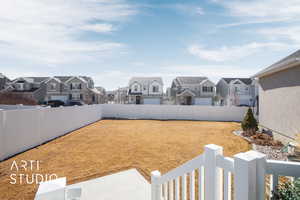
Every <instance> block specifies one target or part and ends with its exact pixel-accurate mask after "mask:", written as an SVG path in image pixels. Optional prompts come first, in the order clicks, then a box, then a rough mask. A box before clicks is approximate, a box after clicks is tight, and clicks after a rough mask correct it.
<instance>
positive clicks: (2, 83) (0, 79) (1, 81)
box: [0, 73, 10, 91]
mask: <svg viewBox="0 0 300 200" xmlns="http://www.w3.org/2000/svg"><path fill="white" fill-rule="evenodd" d="M9 82H10V80H9V79H8V78H7V77H6V76H4V75H3V74H2V73H0V91H1V90H4V89H5V87H6V86H7V85H8V84H9Z"/></svg>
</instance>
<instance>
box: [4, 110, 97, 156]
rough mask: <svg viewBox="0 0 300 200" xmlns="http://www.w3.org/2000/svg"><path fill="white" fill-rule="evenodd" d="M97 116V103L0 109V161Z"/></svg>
mask: <svg viewBox="0 0 300 200" xmlns="http://www.w3.org/2000/svg"><path fill="white" fill-rule="evenodd" d="M100 119H101V105H89V106H73V107H58V108H45V107H38V108H34V109H25V110H20V109H18V110H2V111H0V150H1V152H0V160H3V159H5V158H7V157H10V156H12V155H15V154H17V153H20V152H23V151H25V150H27V149H30V148H32V147H35V146H37V145H40V144H42V143H44V142H47V141H49V140H52V139H54V138H56V137H59V136H61V135H64V134H66V133H68V132H70V131H73V130H75V129H78V128H81V127H83V126H85V125H87V124H90V123H92V122H95V121H98V120H100Z"/></svg>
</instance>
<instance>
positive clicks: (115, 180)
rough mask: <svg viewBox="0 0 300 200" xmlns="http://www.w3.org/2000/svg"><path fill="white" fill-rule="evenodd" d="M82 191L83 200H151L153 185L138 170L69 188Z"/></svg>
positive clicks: (123, 172)
mask: <svg viewBox="0 0 300 200" xmlns="http://www.w3.org/2000/svg"><path fill="white" fill-rule="evenodd" d="M78 187H81V189H82V196H81V200H122V199H124V200H127V199H128V200H150V199H151V196H150V195H151V185H150V184H149V183H148V182H147V181H146V179H145V178H144V177H143V176H142V175H141V174H140V173H139V172H138V171H137V170H136V169H130V170H126V171H122V172H119V173H115V174H112V175H108V176H104V177H101V178H96V179H92V180H89V181H84V182H80V183H76V184H73V185H69V186H67V189H70V188H78Z"/></svg>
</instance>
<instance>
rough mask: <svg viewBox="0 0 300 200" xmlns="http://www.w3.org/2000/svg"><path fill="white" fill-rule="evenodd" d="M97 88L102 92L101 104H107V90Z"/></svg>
mask: <svg viewBox="0 0 300 200" xmlns="http://www.w3.org/2000/svg"><path fill="white" fill-rule="evenodd" d="M95 88H96V89H97V90H98V91H99V92H100V96H99V103H101V104H104V103H107V99H106V90H105V88H104V87H100V86H97V87H95Z"/></svg>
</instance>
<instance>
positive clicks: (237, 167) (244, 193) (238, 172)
mask: <svg viewBox="0 0 300 200" xmlns="http://www.w3.org/2000/svg"><path fill="white" fill-rule="evenodd" d="M256 192H257V170H256V156H255V154H254V153H253V152H252V151H248V152H246V153H239V154H236V155H235V156H234V196H235V198H234V199H243V200H256V195H257V194H256Z"/></svg>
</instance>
